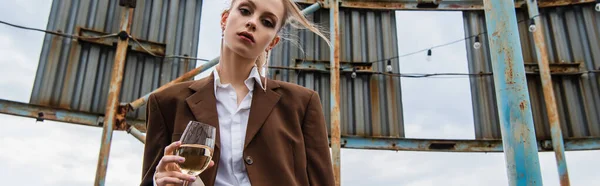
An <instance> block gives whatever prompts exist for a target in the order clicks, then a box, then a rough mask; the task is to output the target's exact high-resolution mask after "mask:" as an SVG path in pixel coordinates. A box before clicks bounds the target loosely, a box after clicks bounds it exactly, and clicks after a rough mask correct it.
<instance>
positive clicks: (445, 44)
mask: <svg viewBox="0 0 600 186" xmlns="http://www.w3.org/2000/svg"><path fill="white" fill-rule="evenodd" d="M538 16H539V15H535V16H532V17H530V18H529V19H523V20H519V21H517V24H518V23H522V22H525V21H528V20H531V19H534V18H536V17H538ZM483 34H487V32H481V33H479V34H475V35H471V36H467V37H464V38H462V39H457V40H454V41H451V42H448V43H444V44H440V45H435V46H432V47H429V48H426V49H421V50H417V51H414V52H410V53H406V54H402V55H398V56H394V57H390V58H386V59H381V60H375V61H367V62H362V63H378V62H385V61H387V60H393V59H399V58H403V57H407V56H411V55H415V54H418V53H421V52H425V51H428V52H430V51H431V50H432V49H435V48H440V47H445V46H448V45H451V44H455V43H458V42H461V41H465V40H467V39H471V38H476V37H479V36H480V35H483Z"/></svg>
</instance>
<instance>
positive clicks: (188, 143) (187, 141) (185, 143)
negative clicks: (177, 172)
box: [175, 121, 217, 185]
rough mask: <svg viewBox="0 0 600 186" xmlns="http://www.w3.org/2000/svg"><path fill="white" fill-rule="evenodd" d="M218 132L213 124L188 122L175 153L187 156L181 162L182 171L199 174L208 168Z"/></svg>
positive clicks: (193, 174)
mask: <svg viewBox="0 0 600 186" xmlns="http://www.w3.org/2000/svg"><path fill="white" fill-rule="evenodd" d="M216 133H217V129H216V128H215V127H213V126H211V125H208V124H205V123H201V122H198V121H190V122H189V123H188V125H187V127H186V128H185V130H184V131H183V134H182V135H181V140H180V141H181V145H180V146H179V148H177V150H176V151H175V155H178V156H181V157H184V158H185V162H183V163H179V167H180V168H181V172H182V173H184V174H188V175H192V176H198V175H199V174H200V173H202V172H203V171H204V170H206V168H208V165H209V163H210V161H211V159H212V156H213V149H214V147H215V139H216ZM185 185H187V182H186V184H185Z"/></svg>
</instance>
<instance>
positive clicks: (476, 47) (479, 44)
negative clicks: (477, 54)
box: [473, 35, 481, 50]
mask: <svg viewBox="0 0 600 186" xmlns="http://www.w3.org/2000/svg"><path fill="white" fill-rule="evenodd" d="M473 48H474V49H475V50H477V49H480V48H481V43H480V42H479V35H478V36H477V37H475V43H473Z"/></svg>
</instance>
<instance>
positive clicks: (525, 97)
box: [483, 0, 542, 186]
mask: <svg viewBox="0 0 600 186" xmlns="http://www.w3.org/2000/svg"><path fill="white" fill-rule="evenodd" d="M483 4H484V10H485V18H486V21H487V34H488V38H489V43H490V54H491V59H492V68H493V71H494V82H495V88H496V102H497V104H498V116H499V119H500V125H501V127H500V129H501V132H502V141H503V147H504V157H505V161H506V168H507V173H508V181H509V185H511V186H525V185H527V186H529V185H540V186H541V185H542V174H541V172H540V162H539V157H538V149H537V142H536V140H535V129H534V127H533V117H532V115H533V114H532V113H531V102H530V100H529V94H528V92H527V90H528V89H527V82H526V79H525V66H524V62H523V55H522V52H521V43H520V39H519V32H518V27H517V16H516V14H515V4H514V1H507V0H484V1H483Z"/></svg>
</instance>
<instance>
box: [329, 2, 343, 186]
mask: <svg viewBox="0 0 600 186" xmlns="http://www.w3.org/2000/svg"><path fill="white" fill-rule="evenodd" d="M339 11H340V7H339V1H338V0H329V24H330V29H331V36H330V37H331V47H330V51H329V52H330V56H329V58H330V62H329V64H330V66H331V74H330V75H331V78H330V82H331V89H330V91H331V93H330V94H331V95H330V100H331V108H330V109H331V118H330V119H331V154H332V155H331V156H332V161H333V174H334V175H333V176H334V179H335V186H340V185H341V171H340V170H341V144H340V138H341V131H340V121H341V116H340V40H339V37H340V27H339V19H340V17H339V16H340V15H339V13H340V12H339Z"/></svg>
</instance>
